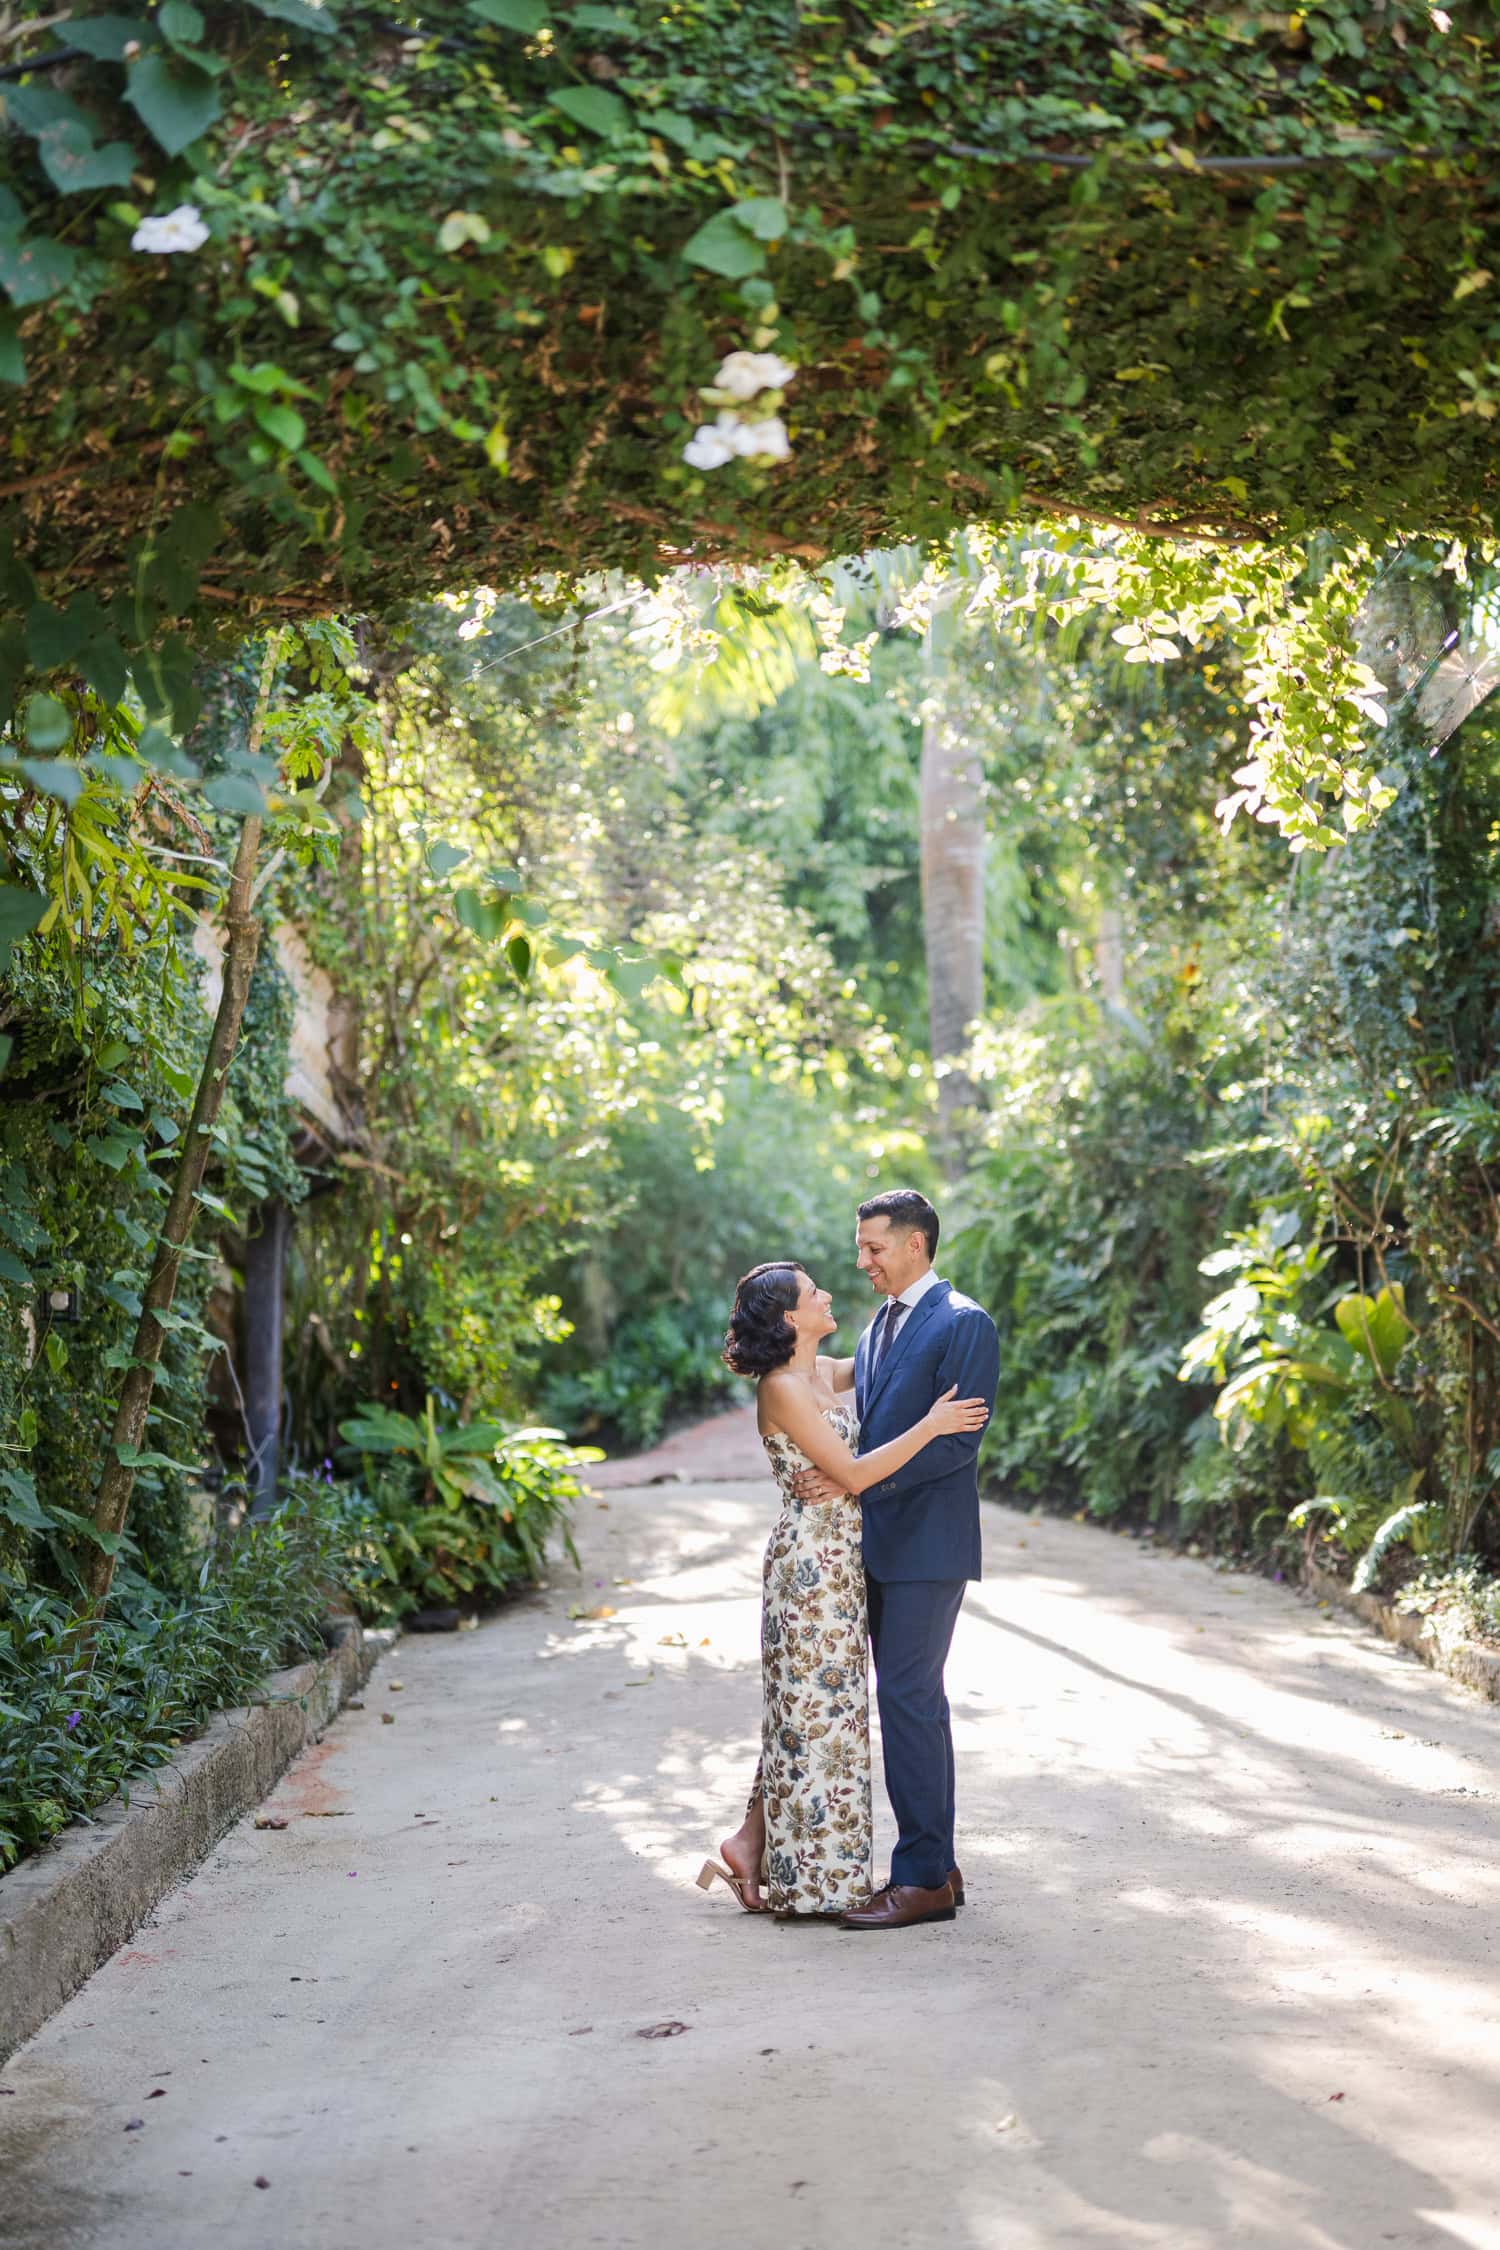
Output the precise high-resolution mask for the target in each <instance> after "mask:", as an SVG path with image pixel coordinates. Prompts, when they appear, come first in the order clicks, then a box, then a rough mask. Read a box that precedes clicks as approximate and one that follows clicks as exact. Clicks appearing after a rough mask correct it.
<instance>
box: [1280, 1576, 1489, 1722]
mask: <svg viewBox="0 0 1500 2250" xmlns="http://www.w3.org/2000/svg"><path fill="white" fill-rule="evenodd" d="M1302 1582H1303V1584H1304V1585H1305V1586H1306V1587H1307V1588H1308V1590H1309V1591H1310V1592H1311V1593H1314V1594H1316V1595H1317V1596H1318V1598H1319V1600H1320V1601H1325V1602H1336V1603H1337V1605H1338V1607H1339V1608H1340V1609H1347V1610H1349V1611H1351V1612H1352V1613H1353V1615H1354V1616H1356V1617H1362V1618H1363V1619H1364V1621H1365V1623H1366V1624H1367V1625H1373V1626H1374V1627H1375V1630H1376V1631H1377V1632H1378V1633H1383V1634H1384V1635H1385V1637H1386V1639H1387V1640H1388V1641H1397V1642H1399V1643H1400V1645H1401V1647H1402V1648H1409V1649H1410V1650H1411V1652H1412V1654H1413V1655H1414V1656H1419V1657H1420V1658H1421V1660H1422V1662H1423V1663H1424V1664H1427V1665H1430V1666H1431V1668H1432V1670H1433V1671H1434V1672H1446V1673H1447V1675H1448V1677H1449V1678H1450V1679H1453V1680H1458V1681H1461V1682H1462V1684H1463V1686H1465V1687H1468V1688H1473V1689H1474V1690H1475V1692H1476V1694H1479V1695H1482V1696H1485V1697H1487V1698H1488V1700H1489V1701H1490V1702H1491V1703H1500V1649H1494V1648H1488V1647H1486V1646H1485V1644H1484V1642H1482V1641H1470V1640H1465V1639H1463V1638H1462V1637H1461V1635H1460V1633H1459V1632H1458V1629H1457V1627H1456V1626H1453V1625H1449V1626H1448V1627H1447V1629H1446V1630H1445V1629H1444V1626H1443V1622H1442V1620H1441V1618H1440V1617H1423V1616H1421V1615H1420V1614H1418V1613H1417V1612H1415V1611H1412V1610H1406V1609H1398V1608H1397V1607H1396V1605H1395V1603H1394V1602H1390V1601H1386V1600H1385V1599H1384V1598H1383V1596H1381V1595H1379V1594H1356V1593H1354V1592H1353V1591H1352V1590H1351V1588H1349V1587H1348V1586H1346V1585H1345V1584H1344V1581H1343V1580H1342V1579H1341V1578H1335V1577H1334V1575H1333V1573H1332V1572H1331V1571H1328V1570H1324V1569H1322V1568H1321V1566H1320V1565H1319V1564H1317V1563H1313V1562H1310V1563H1309V1564H1308V1566H1307V1570H1306V1573H1305V1575H1304V1577H1303V1581H1302Z"/></svg>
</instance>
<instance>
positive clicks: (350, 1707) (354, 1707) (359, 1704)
mask: <svg viewBox="0 0 1500 2250" xmlns="http://www.w3.org/2000/svg"><path fill="white" fill-rule="evenodd" d="M344 1709H345V1710H346V1711H363V1709H364V1702H363V1700H362V1699H361V1698H360V1697H357V1696H356V1697H355V1698H354V1700H353V1701H352V1702H349V1703H346V1704H345V1705H344Z"/></svg>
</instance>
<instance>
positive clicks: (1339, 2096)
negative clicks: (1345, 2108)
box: [1328, 2094, 1344, 2102]
mask: <svg viewBox="0 0 1500 2250" xmlns="http://www.w3.org/2000/svg"><path fill="white" fill-rule="evenodd" d="M1343 2098H1344V2097H1343V2095H1342V2094H1330V2095H1329V2097H1328V2099H1329V2100H1330V2101H1331V2102H1341V2101H1342V2100H1343Z"/></svg>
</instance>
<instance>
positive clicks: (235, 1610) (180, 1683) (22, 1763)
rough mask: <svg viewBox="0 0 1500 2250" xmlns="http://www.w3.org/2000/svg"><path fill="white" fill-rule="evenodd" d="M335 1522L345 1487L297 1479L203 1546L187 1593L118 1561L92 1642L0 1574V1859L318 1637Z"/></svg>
mask: <svg viewBox="0 0 1500 2250" xmlns="http://www.w3.org/2000/svg"><path fill="white" fill-rule="evenodd" d="M350 1535H351V1523H350V1510H349V1503H348V1501H347V1498H346V1497H345V1496H344V1495H343V1494H341V1493H333V1492H330V1491H327V1490H324V1491H321V1492H320V1491H319V1490H318V1489H317V1488H316V1487H314V1488H310V1489H304V1490H302V1491H301V1492H299V1493H298V1494H297V1495H295V1496H294V1497H293V1498H292V1499H290V1500H289V1501H288V1502H287V1504H286V1506H285V1507H284V1508H282V1509H281V1510H280V1511H279V1513H278V1514H276V1515H275V1516H273V1517H271V1518H270V1519H269V1520H268V1521H266V1522H264V1523H253V1524H247V1525H246V1526H245V1527H244V1529H243V1530H242V1531H240V1532H239V1533H238V1534H237V1535H236V1536H235V1537H234V1539H233V1540H232V1542H231V1543H229V1544H228V1545H227V1547H226V1548H225V1549H224V1550H223V1552H222V1553H221V1554H219V1555H218V1556H213V1555H210V1556H209V1557H208V1559H207V1560H206V1561H205V1563H204V1566H203V1572H202V1581H201V1584H200V1586H199V1587H198V1589H197V1590H196V1591H195V1592H193V1593H192V1594H189V1595H186V1596H179V1597H175V1598H174V1597H170V1596H166V1595H163V1594H162V1593H161V1592H160V1591H159V1590H158V1589H156V1588H155V1587H153V1586H152V1585H151V1584H150V1583H149V1581H147V1580H146V1579H144V1578H143V1577H141V1576H140V1575H139V1574H138V1573H135V1572H130V1573H125V1572H122V1573H121V1574H120V1577H119V1578H118V1579H117V1581H116V1588H117V1594H116V1600H115V1604H114V1608H113V1610H112V1612H111V1614H110V1615H109V1616H108V1617H107V1618H106V1619H105V1620H104V1621H103V1623H102V1624H100V1625H99V1627H98V1628H97V1630H96V1632H95V1634H94V1636H93V1642H92V1649H91V1651H89V1650H85V1649H84V1648H82V1647H81V1646H80V1644H79V1642H78V1640H77V1638H76V1637H75V1633H74V1629H73V1619H72V1615H71V1612H70V1611H69V1609H68V1607H67V1605H66V1604H65V1603H64V1602H62V1601H60V1600H58V1599H57V1597H56V1596H55V1595H53V1594H51V1593H48V1592H44V1591H42V1590H40V1589H38V1588H36V1587H28V1586H27V1585H26V1584H25V1583H24V1582H23V1581H22V1580H21V1579H20V1578H19V1577H18V1576H17V1577H12V1578H9V1579H3V1580H0V1596H3V1597H4V1604H3V1615H0V1870H3V1869H4V1868H7V1867H9V1866H11V1865H13V1864H14V1862H15V1861H16V1860H18V1859H20V1858H22V1857H24V1856H25V1855H26V1854H27V1853H28V1852H32V1851H35V1850H37V1849H38V1848H39V1847H40V1846H42V1845H44V1844H46V1843H47V1842H49V1841H50V1839H51V1838H52V1837H53V1836H55V1835H56V1834H57V1833H58V1831H59V1830H60V1829H62V1828H63V1827H65V1826H66V1825H67V1823H68V1822H69V1821H70V1820H75V1819H86V1818H87V1817H88V1815H89V1814H90V1813H91V1812H93V1811H95V1810H96V1809H97V1808H98V1807H99V1806H100V1805H102V1804H104V1803H105V1802H106V1800H107V1799H108V1798H110V1797H112V1796H113V1795H114V1793H115V1791H116V1790H117V1789H120V1788H122V1787H125V1786H126V1785H128V1783H129V1782H130V1780H131V1779H132V1778H133V1777H134V1776H136V1775H138V1774H141V1773H144V1772H146V1771H148V1770H149V1769H150V1768H151V1767H153V1766H159V1765H161V1764H162V1763H163V1761H164V1760H165V1759H167V1758H169V1757H170V1756H171V1754H172V1752H173V1750H175V1749H176V1748H177V1746H178V1744H179V1743H180V1742H181V1741H182V1740H183V1739H184V1738H185V1737H186V1736H188V1735H190V1734H192V1733H194V1732H195V1731H196V1730H197V1728H198V1727H200V1726H201V1725H202V1724H203V1722H204V1721H205V1720H206V1719H207V1718H209V1717H210V1716H211V1715H212V1714H213V1713H214V1712H215V1711H219V1710H223V1709H226V1708H228V1707H230V1706H233V1705H235V1704H240V1703H246V1702H249V1701H252V1700H253V1699H254V1698H255V1697H256V1695H257V1694H258V1693H259V1692H260V1690H261V1688H262V1686H263V1683H264V1681H265V1678H266V1675H267V1673H269V1672H273V1671H275V1670H277V1669H278V1668H279V1667H280V1666H281V1665H283V1664H287V1663H291V1662H294V1661H296V1659H297V1658H299V1657H301V1656H306V1655H309V1654H312V1653H314V1652H316V1651H318V1650H319V1649H320V1648H321V1646H322V1641H321V1636H320V1633H319V1623H320V1620H321V1619H322V1617H323V1616H324V1614H325V1612H326V1610H327V1608H328V1597H329V1591H330V1588H331V1586H332V1585H333V1584H334V1583H335V1582H336V1580H337V1579H338V1577H339V1576H340V1575H341V1572H342V1568H343V1563H344V1556H345V1553H346V1550H347V1547H348V1545H349V1541H350Z"/></svg>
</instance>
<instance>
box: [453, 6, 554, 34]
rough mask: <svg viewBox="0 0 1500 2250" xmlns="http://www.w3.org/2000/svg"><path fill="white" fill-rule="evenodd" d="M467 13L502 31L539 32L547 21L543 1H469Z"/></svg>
mask: <svg viewBox="0 0 1500 2250" xmlns="http://www.w3.org/2000/svg"><path fill="white" fill-rule="evenodd" d="M469 13H470V15H471V16H481V17H482V18H483V19H484V21H485V22H486V23H497V24H499V26H500V28H501V30H502V31H525V32H532V31H540V30H541V28H542V25H543V24H544V23H545V22H546V21H547V10H546V7H545V5H544V0H469Z"/></svg>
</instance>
